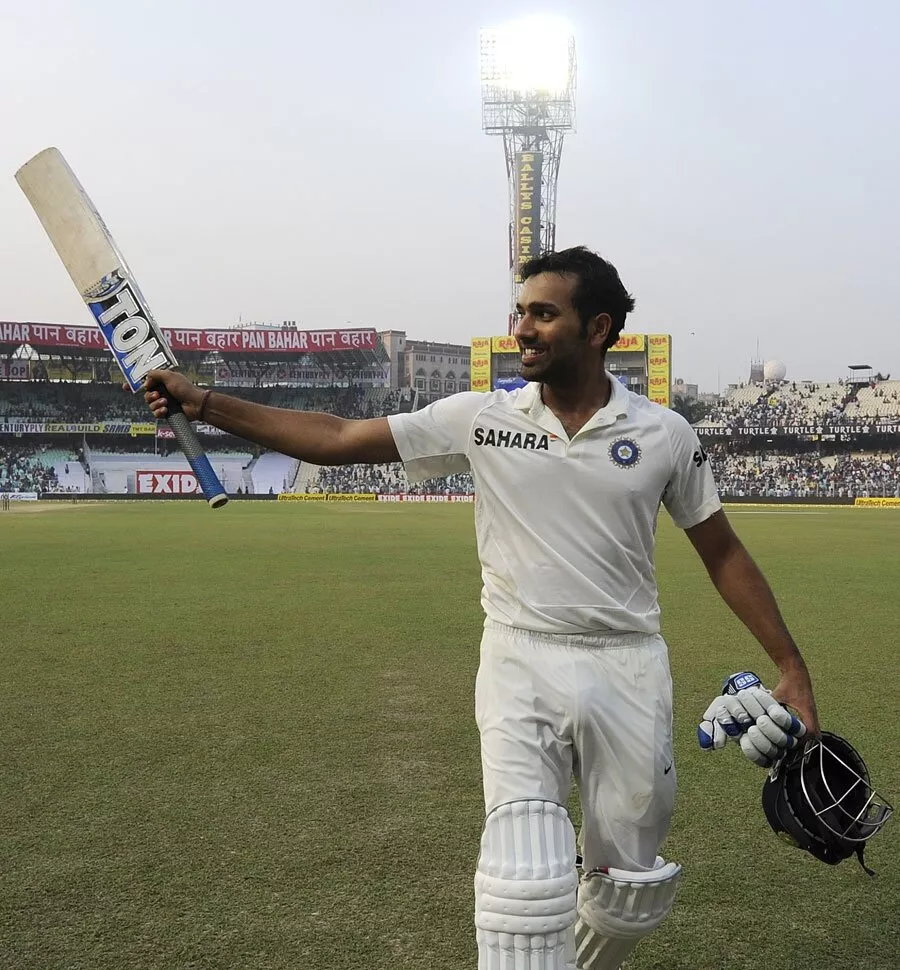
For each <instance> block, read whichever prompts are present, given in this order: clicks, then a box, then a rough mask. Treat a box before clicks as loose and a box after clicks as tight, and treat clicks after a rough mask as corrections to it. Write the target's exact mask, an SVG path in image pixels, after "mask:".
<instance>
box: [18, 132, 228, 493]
mask: <svg viewBox="0 0 900 970" xmlns="http://www.w3.org/2000/svg"><path fill="white" fill-rule="evenodd" d="M16 181H17V182H18V183H19V187H20V188H21V189H22V191H23V192H24V193H25V196H26V198H27V199H28V201H29V202H30V203H31V206H32V208H33V209H34V211H35V213H36V214H37V217H38V219H40V221H41V225H42V226H43V227H44V231H45V232H46V233H47V236H48V237H49V239H50V242H51V243H52V244H53V247H54V249H55V250H56V252H57V254H58V255H59V258H60V259H61V260H62V263H63V265H64V266H65V268H66V270H67V271H68V273H69V276H70V277H71V279H72V282H73V283H74V284H75V287H76V289H77V290H78V293H79V295H80V296H81V298H82V300H84V302H85V304H86V305H87V306H88V308H89V309H90V311H91V313H93V315H94V318H95V319H96V320H97V323H98V324H99V326H100V329H101V331H102V332H103V336H104V338H105V339H106V343H107V346H108V347H109V349H110V352H111V353H112V355H113V356H114V357H115V359H116V363H117V364H118V365H119V368H120V369H121V371H122V374H123V375H124V377H125V380H126V381H127V382H128V385H129V387H131V389H132V391H134V392H137V391H139V390H140V389H141V387H142V386H143V380H144V377H145V376H146V374H147V372H148V371H150V370H153V369H154V368H156V369H163V370H166V369H170V368H173V367H176V366H177V363H178V362H177V361H176V359H175V355H174V354H173V353H172V351H171V349H170V348H169V345H168V342H167V341H166V339H165V336H164V335H163V332H162V330H161V329H160V327H159V325H158V324H157V322H156V320H155V319H154V318H153V314H152V313H151V312H150V308H149V306H148V305H147V301H146V300H145V299H144V296H143V294H142V293H141V291H140V289H139V288H138V285H137V283H136V282H135V280H134V277H133V276H132V274H131V271H130V270H129V268H128V264H127V263H126V262H125V258H124V257H123V256H122V253H121V252H120V251H119V248H118V246H117V245H116V243H115V240H114V239H113V237H112V234H111V233H110V231H109V229H108V228H107V227H106V223H105V222H104V221H103V219H102V218H101V216H100V213H99V212H98V211H97V209H96V208H95V206H94V204H93V202H91V199H90V197H89V196H88V194H87V192H85V190H84V187H83V186H82V184H81V183H80V182H79V181H78V178H77V176H76V175H75V173H74V172H73V171H72V169H71V168H70V167H69V165H68V163H67V162H66V160H65V158H63V156H62V153H61V152H60V151H59V150H58V149H56V148H45V149H44V151H42V152H39V153H38V154H37V155H35V156H34V158H32V159H30V160H29V161H27V162H26V163H25V164H24V165H23V166H22V167H21V168H20V169H19V171H18V172H16ZM173 405H174V402H170V406H169V424H170V426H171V427H172V430H173V431H174V432H175V436H176V438H177V439H178V444H179V445H180V446H181V450H182V451H183V452H184V454H185V457H186V458H187V460H188V462H189V463H190V466H191V468H192V469H193V471H194V474H195V475H196V476H197V481H198V483H199V484H200V487H201V489H202V490H203V494H204V495H205V496H206V499H207V501H208V502H209V504H210V505H211V506H212V507H213V508H219V507H220V506H222V505H224V504H225V503H226V502H227V501H228V496H227V494H226V492H225V489H224V488H223V487H222V483H221V482H220V481H219V479H218V477H217V475H216V473H215V472H214V471H213V469H212V466H211V465H210V463H209V459H208V458H207V456H206V453H205V451H204V450H203V447H202V445H201V444H200V442H199V441H198V440H197V436H196V434H195V433H194V429H193V428H192V427H191V424H190V422H189V421H188V420H187V418H186V417H185V416H184V413H183V412H182V411H181V409H180V408H179V407H177V406H173Z"/></svg>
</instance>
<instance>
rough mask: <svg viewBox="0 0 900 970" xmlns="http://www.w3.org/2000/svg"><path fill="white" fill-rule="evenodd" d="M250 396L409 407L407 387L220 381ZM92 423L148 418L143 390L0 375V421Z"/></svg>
mask: <svg viewBox="0 0 900 970" xmlns="http://www.w3.org/2000/svg"><path fill="white" fill-rule="evenodd" d="M219 390H221V391H223V392H224V393H231V394H234V395H236V396H237V397H241V398H244V399H245V400H248V401H256V402H258V403H260V404H268V405H271V406H273V407H283V408H293V409H295V410H300V411H325V412H326V413H329V414H339V415H341V416H342V417H347V418H375V417H380V416H382V415H386V414H394V413H396V412H398V411H404V410H406V411H408V410H410V407H411V393H410V392H409V390H408V389H404V390H396V389H394V390H392V389H390V388H372V387H370V388H365V387H281V386H279V387H238V388H229V387H220V388H219ZM3 418H9V419H20V420H24V421H35V422H36V421H43V422H67V423H79V424H90V423H95V422H98V421H148V420H152V418H151V416H150V413H149V411H148V409H147V405H146V403H145V402H144V398H143V396H142V395H140V394H137V395H133V394H129V393H128V392H126V391H123V390H122V388H121V387H120V386H119V385H117V384H94V383H85V382H79V383H75V382H65V381H41V382H38V383H35V382H24V381H0V421H2V419H3Z"/></svg>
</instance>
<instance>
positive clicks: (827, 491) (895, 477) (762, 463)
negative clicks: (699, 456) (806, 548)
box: [710, 449, 900, 498]
mask: <svg viewBox="0 0 900 970" xmlns="http://www.w3.org/2000/svg"><path fill="white" fill-rule="evenodd" d="M710 461H711V463H712V469H713V473H714V475H715V477H716V482H717V483H718V486H719V490H720V492H721V493H722V494H723V495H727V496H734V497H738V498H747V497H752V496H760V497H763V498H812V497H818V498H823V497H835V498H849V497H867V498H869V497H896V496H900V455H897V454H896V453H889V454H861V453H856V454H852V453H851V454H834V455H822V454H819V453H816V452H806V453H800V454H777V453H775V454H773V453H771V452H763V453H751V454H735V453H729V452H726V451H724V450H723V451H718V452H716V451H713V450H712V449H710Z"/></svg>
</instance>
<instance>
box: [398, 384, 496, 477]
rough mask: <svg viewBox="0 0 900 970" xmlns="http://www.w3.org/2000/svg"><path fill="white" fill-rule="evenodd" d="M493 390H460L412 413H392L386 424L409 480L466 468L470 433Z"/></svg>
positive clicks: (443, 474)
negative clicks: (490, 391)
mask: <svg viewBox="0 0 900 970" xmlns="http://www.w3.org/2000/svg"><path fill="white" fill-rule="evenodd" d="M492 397H493V394H482V393H480V392H478V391H463V392H462V393H460V394H452V395H451V396H450V397H445V398H442V399H441V400H439V401H435V402H434V403H433V404H429V405H428V406H427V407H424V408H422V410H421V411H413V412H412V413H411V414H391V415H389V416H388V424H389V425H390V428H391V433H392V434H393V436H394V442H395V444H396V445H397V451H399V452H400V458H401V460H402V461H403V465H404V467H405V469H406V474H407V477H408V478H409V480H410V481H411V482H422V481H425V479H427V478H443V477H445V476H446V475H453V474H454V473H456V472H466V471H468V470H469V458H468V444H469V435H470V432H471V430H472V425H473V424H474V422H475V417H476V415H478V414H479V413H480V412H481V411H483V410H484V408H485V407H486V406H487V405H489V404H490V403H491V398H492Z"/></svg>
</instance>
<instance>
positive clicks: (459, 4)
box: [0, 0, 900, 391]
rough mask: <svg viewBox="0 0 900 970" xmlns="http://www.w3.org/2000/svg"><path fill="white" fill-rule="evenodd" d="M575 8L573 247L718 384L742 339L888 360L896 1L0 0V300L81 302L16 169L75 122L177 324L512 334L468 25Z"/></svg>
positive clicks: (793, 370)
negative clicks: (612, 271)
mask: <svg viewBox="0 0 900 970" xmlns="http://www.w3.org/2000/svg"><path fill="white" fill-rule="evenodd" d="M547 13H552V14H554V15H558V16H563V17H566V18H567V19H568V20H569V21H570V22H571V24H572V26H573V28H574V33H575V37H576V47H577V58H578V89H577V96H576V97H577V131H576V132H575V133H574V134H571V135H568V136H567V138H566V142H565V146H564V149H563V156H562V164H561V169H560V177H559V202H558V210H557V237H556V242H557V248H563V247H565V246H571V245H578V244H584V245H587V246H589V247H591V248H592V249H595V250H597V251H598V252H600V253H601V254H602V255H604V256H605V257H606V258H607V259H609V260H611V261H612V262H613V263H614V264H615V265H616V266H617V267H618V269H619V272H620V274H621V276H622V279H623V280H624V282H625V284H626V285H627V286H628V288H629V289H630V290H631V291H632V292H633V294H634V295H635V297H636V300H637V310H636V311H635V313H634V314H633V315H632V316H630V317H629V320H628V324H627V329H628V330H631V331H634V332H662V333H671V334H672V346H673V356H674V376H675V377H676V378H681V379H683V380H685V381H688V382H689V383H698V384H699V385H700V387H701V390H707V391H715V390H717V389H719V388H722V389H724V387H725V386H726V385H727V384H729V383H732V382H735V381H740V380H745V379H746V378H747V376H748V374H749V363H750V360H751V359H752V358H755V357H757V355H759V357H760V358H761V359H764V360H768V359H780V360H783V361H784V362H785V363H786V365H787V368H788V377H789V378H796V379H798V380H800V379H813V380H835V379H837V378H838V377H843V376H845V375H846V373H847V365H849V364H859V363H865V364H871V365H872V366H873V367H874V368H876V369H880V370H881V371H882V372H892V373H893V374H894V376H900V336H898V323H900V272H898V269H897V264H898V257H900V191H898V177H900V128H898V123H897V119H898V117H900V110H898V109H900V103H898V102H900V58H898V57H897V56H896V37H897V36H898V32H900V4H896V3H894V2H889V0H867V2H866V3H864V4H863V3H852V2H851V0H842V2H838V0H791V2H786V0H754V2H753V3H746V2H744V3H738V2H735V0H678V2H673V0H594V2H574V0H573V2H568V3H562V4H553V5H548V6H529V5H523V3H521V2H520V3H511V2H490V0H482V2H477V3H476V2H472V0H454V2H453V3H452V4H439V3H428V2H421V0H415V2H414V0H380V2H372V0H369V2H363V0H332V2H329V3H311V2H308V0H295V2H292V3H287V2H283V0H256V2H254V3H247V2H246V0H241V2H235V0H180V2H179V0H152V2H150V0H129V3H127V4H123V3H121V2H118V0H117V2H111V0H79V2H77V3H76V2H74V0H71V2H68V0H67V2H63V0H30V2H29V3H26V4H23V3H13V2H12V0H0V90H2V92H3V94H2V97H0V320H7V321H35V322H70V323H88V322H89V321H90V315H89V313H88V311H87V310H86V309H85V308H84V307H83V305H82V304H81V302H80V300H79V298H78V296H77V294H76V293H75V291H74V288H73V287H72V285H71V283H70V281H69V279H68V277H67V276H66V274H65V271H64V270H63V269H62V266H61V264H60V263H59V262H58V260H57V257H56V255H55V254H54V253H53V250H52V249H51V247H50V244H49V242H47V240H46V238H45V236H44V234H43V230H42V229H41V227H40V225H39V223H38V222H37V220H36V218H35V216H34V214H33V212H32V211H31V209H30V207H29V206H28V203H27V202H26V200H25V198H24V196H22V194H21V192H20V190H19V189H18V186H17V185H16V183H15V181H14V179H13V174H14V172H15V170H16V169H17V168H18V167H19V166H20V165H21V164H22V163H23V162H24V161H26V160H27V159H28V158H30V157H31V156H32V155H33V154H35V153H36V152H38V151H40V150H41V149H43V148H45V147H47V146H48V145H56V146H57V147H59V148H60V149H61V150H62V151H63V152H64V154H65V155H66V157H67V159H68V160H69V162H70V164H71V165H72V167H73V168H74V169H75V171H76V172H77V173H78V175H79V177H80V178H81V180H82V182H83V183H84V184H85V186H86V188H87V190H88V191H89V193H90V194H91V196H92V197H93V199H94V202H95V203H96V204H97V206H98V208H99V209H100V211H101V212H102V213H103V215H104V218H105V219H106V222H107V223H108V224H109V226H110V228H111V229H112V231H113V233H114V234H115V236H116V239H117V241H118V243H119V245H120V247H121V248H122V250H123V251H124V252H125V253H126V255H127V257H128V259H129V262H130V263H131V266H132V268H133V269H134V271H135V272H136V275H137V278H138V279H139V281H140V283H141V286H142V289H143V290H144V292H145V293H146V294H147V296H148V298H149V300H150V302H151V305H152V306H153V308H154V312H155V314H156V317H157V319H158V320H159V321H160V322H161V323H162V324H163V325H164V326H172V327H192V326H199V327H222V326H230V325H233V324H236V323H238V322H239V321H244V322H247V321H266V322H280V321H282V320H296V321H298V324H299V326H300V327H302V328H304V329H310V330H312V329H319V328H331V327H344V326H348V325H349V326H358V327H375V328H377V329H379V330H384V329H398V330H405V331H406V332H407V334H408V335H409V337H410V338H413V339H420V340H444V341H451V342H459V343H468V342H469V339H470V338H471V337H473V336H483V335H487V334H499V333H504V332H505V328H506V317H507V313H508V309H509V308H508V292H509V277H508V262H507V259H508V256H507V222H508V211H509V210H508V200H507V180H506V170H505V163H504V159H503V149H502V143H501V141H500V139H498V138H495V137H489V136H487V135H485V134H483V133H482V131H481V107H480V88H479V78H478V31H479V28H481V27H484V26H494V25H497V24H504V23H507V22H509V21H510V20H513V19H517V18H519V17H521V16H524V15H533V14H547Z"/></svg>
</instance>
